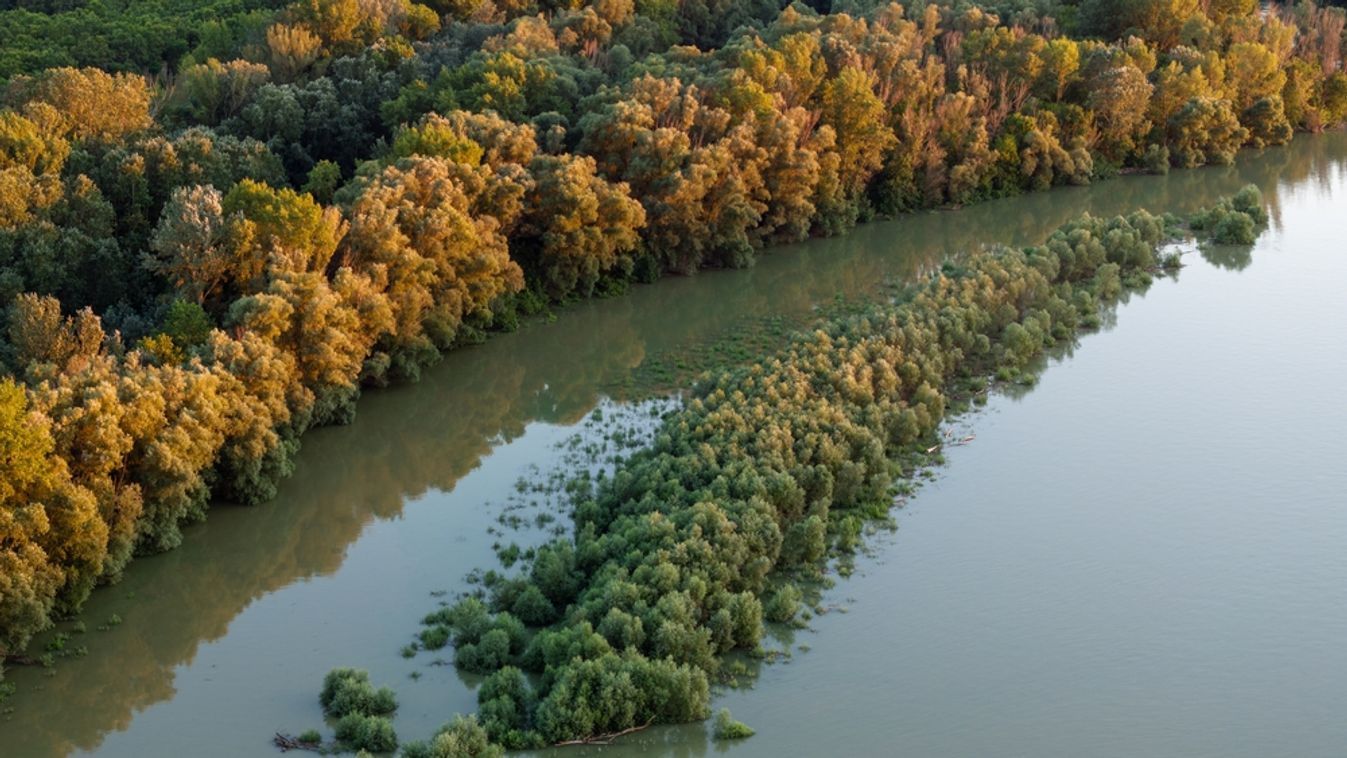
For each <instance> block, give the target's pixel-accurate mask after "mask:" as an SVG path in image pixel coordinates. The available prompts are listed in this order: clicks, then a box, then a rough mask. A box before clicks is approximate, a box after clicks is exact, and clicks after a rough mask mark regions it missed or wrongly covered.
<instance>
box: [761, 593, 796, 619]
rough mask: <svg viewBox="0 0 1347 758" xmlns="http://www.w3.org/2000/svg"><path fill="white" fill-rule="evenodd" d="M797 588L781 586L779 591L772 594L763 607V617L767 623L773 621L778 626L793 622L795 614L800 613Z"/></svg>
mask: <svg viewBox="0 0 1347 758" xmlns="http://www.w3.org/2000/svg"><path fill="white" fill-rule="evenodd" d="M800 597H801V593H800V590H799V588H797V587H796V586H795V585H793V584H783V585H781V587H780V589H778V590H777V591H776V592H773V593H772V597H771V599H769V600H768V601H767V604H766V605H764V606H763V608H762V611H763V615H764V616H765V617H766V618H767V620H768V621H774V622H776V623H778V624H787V623H790V622H791V621H794V620H795V616H796V614H798V613H799V612H800Z"/></svg>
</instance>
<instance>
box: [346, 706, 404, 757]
mask: <svg viewBox="0 0 1347 758" xmlns="http://www.w3.org/2000/svg"><path fill="white" fill-rule="evenodd" d="M337 740H338V741H340V742H341V743H343V744H344V745H346V746H347V747H349V748H351V749H352V750H369V751H370V752H374V753H387V752H389V751H390V750H396V749H397V747H398V736H397V733H396V732H395V731H394V730H393V722H392V721H389V720H388V718H387V717H385V716H366V715H365V714H363V713H348V714H346V715H345V716H342V717H341V719H340V720H338V721H337Z"/></svg>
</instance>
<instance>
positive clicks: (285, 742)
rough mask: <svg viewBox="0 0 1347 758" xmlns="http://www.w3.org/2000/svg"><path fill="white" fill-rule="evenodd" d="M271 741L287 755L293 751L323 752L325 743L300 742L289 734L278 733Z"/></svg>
mask: <svg viewBox="0 0 1347 758" xmlns="http://www.w3.org/2000/svg"><path fill="white" fill-rule="evenodd" d="M271 741H272V742H273V743H275V745H276V747H278V748H280V749H281V752H282V753H287V752H289V751H291V750H308V751H310V752H314V753H321V752H323V743H321V742H300V741H299V740H298V739H297V738H295V737H291V736H290V735H288V734H281V733H280V732H276V736H275V737H273V738H272V739H271Z"/></svg>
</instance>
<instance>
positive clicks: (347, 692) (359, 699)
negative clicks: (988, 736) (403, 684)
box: [318, 668, 398, 718]
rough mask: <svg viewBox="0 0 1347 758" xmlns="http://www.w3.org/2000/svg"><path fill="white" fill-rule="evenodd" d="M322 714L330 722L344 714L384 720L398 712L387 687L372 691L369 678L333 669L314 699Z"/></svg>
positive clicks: (393, 697) (357, 673)
mask: <svg viewBox="0 0 1347 758" xmlns="http://www.w3.org/2000/svg"><path fill="white" fill-rule="evenodd" d="M318 702H319V703H321V704H322V706H323V712H324V713H326V714H327V715H329V716H331V717H333V718H341V717H343V716H346V715H348V714H352V713H355V714H360V715H364V716H384V715H387V714H390V713H392V712H393V711H396V710H397V709H398V702H397V697H396V696H394V694H393V691H392V690H390V689H388V688H387V687H383V688H381V689H378V690H375V689H374V685H372V684H370V681H369V674H368V673H367V672H364V671H359V670H356V669H349V668H340V669H333V670H332V671H330V672H328V675H327V676H326V677H324V678H323V690H322V693H321V694H319V696H318Z"/></svg>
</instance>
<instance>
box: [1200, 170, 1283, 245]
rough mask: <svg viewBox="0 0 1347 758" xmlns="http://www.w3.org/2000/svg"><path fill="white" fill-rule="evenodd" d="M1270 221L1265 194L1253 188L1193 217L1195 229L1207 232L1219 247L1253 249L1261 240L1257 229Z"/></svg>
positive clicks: (1250, 186) (1243, 190) (1246, 189)
mask: <svg viewBox="0 0 1347 758" xmlns="http://www.w3.org/2000/svg"><path fill="white" fill-rule="evenodd" d="M1267 220H1268V216H1267V210H1266V209H1264V208H1263V193H1261V192H1260V191H1259V190H1258V188H1257V187H1256V186H1254V185H1252V184H1250V185H1248V186H1246V187H1244V188H1243V189H1241V190H1240V191H1239V192H1238V193H1236V194H1235V195H1234V196H1233V197H1231V198H1228V199H1225V200H1221V201H1220V202H1218V203H1216V204H1215V205H1213V206H1212V207H1210V208H1207V209H1205V210H1203V211H1200V212H1198V213H1196V214H1194V215H1193V218H1192V227H1193V228H1194V229H1197V230H1200V231H1204V232H1206V233H1207V234H1208V235H1210V237H1211V240H1212V241H1213V242H1216V243H1217V244H1221V245H1252V244H1253V243H1254V240H1256V239H1257V238H1258V227H1260V226H1262V225H1264V224H1266V223H1267Z"/></svg>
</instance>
